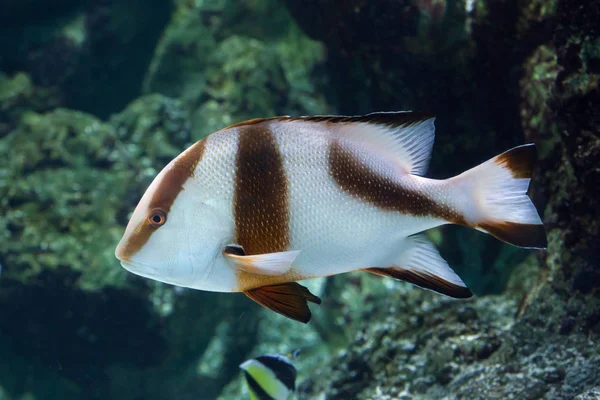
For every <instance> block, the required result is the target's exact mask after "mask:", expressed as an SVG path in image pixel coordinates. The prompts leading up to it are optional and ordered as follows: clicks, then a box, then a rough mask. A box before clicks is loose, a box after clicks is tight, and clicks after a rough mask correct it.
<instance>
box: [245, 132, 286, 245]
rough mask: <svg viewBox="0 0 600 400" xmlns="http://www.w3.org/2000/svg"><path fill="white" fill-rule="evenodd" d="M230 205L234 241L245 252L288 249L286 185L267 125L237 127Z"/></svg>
mask: <svg viewBox="0 0 600 400" xmlns="http://www.w3.org/2000/svg"><path fill="white" fill-rule="evenodd" d="M238 136H239V142H238V152H237V157H236V174H235V182H234V185H235V188H234V200H233V207H234V212H235V226H236V234H235V238H236V244H238V245H241V246H242V247H243V248H244V252H245V253H246V254H248V255H253V254H266V253H275V252H280V251H284V250H286V249H288V247H289V230H288V226H289V225H288V219H289V213H288V184H287V178H286V174H285V171H284V170H283V165H282V161H281V154H280V152H279V149H278V148H277V143H276V141H275V136H274V135H273V133H272V132H271V129H270V126H269V124H257V125H249V126H247V127H245V128H240V129H238Z"/></svg>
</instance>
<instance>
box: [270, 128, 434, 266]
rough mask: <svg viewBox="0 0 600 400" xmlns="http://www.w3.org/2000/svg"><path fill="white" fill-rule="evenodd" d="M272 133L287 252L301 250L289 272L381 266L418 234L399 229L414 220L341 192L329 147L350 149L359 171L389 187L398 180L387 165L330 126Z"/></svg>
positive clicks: (275, 130) (383, 159)
mask: <svg viewBox="0 0 600 400" xmlns="http://www.w3.org/2000/svg"><path fill="white" fill-rule="evenodd" d="M273 131H274V132H275V135H276V138H277V142H278V144H279V148H280V151H281V153H282V155H283V160H284V167H285V171H286V173H287V174H288V180H289V182H290V195H289V198H290V234H291V248H293V249H298V250H301V253H300V254H299V255H298V257H297V258H296V261H295V263H294V267H295V268H296V269H297V270H298V271H299V273H301V274H302V275H306V276H321V275H330V274H336V273H340V272H345V271H349V270H353V269H358V268H365V267H368V266H375V265H380V266H384V265H385V266H387V265H389V263H390V262H391V261H392V259H393V256H394V255H395V250H396V249H397V247H398V243H399V241H401V240H402V239H403V238H404V237H406V236H408V235H410V234H412V233H416V232H419V231H420V230H422V229H420V228H419V227H416V229H417V230H415V229H410V228H409V229H403V225H404V226H405V227H408V226H407V225H409V222H410V220H412V219H414V218H412V217H411V216H406V215H402V214H401V213H391V212H389V211H386V210H383V209H381V208H379V207H377V206H376V205H374V204H369V203H367V202H364V201H363V200H362V199H361V197H360V196H359V195H354V194H349V193H347V192H346V191H345V190H344V189H343V188H342V187H341V186H340V184H339V182H337V181H336V179H335V172H334V169H335V168H338V169H339V170H340V173H342V174H343V173H344V165H337V166H336V165H334V166H333V167H334V168H330V167H331V165H330V152H331V146H332V145H334V143H338V142H339V143H340V144H339V145H341V146H345V147H346V148H348V150H350V151H352V150H354V153H355V154H356V156H357V157H358V159H359V160H360V161H361V162H362V164H363V168H364V169H365V170H372V171H374V172H375V173H376V174H378V175H380V176H382V177H383V179H384V180H385V181H386V184H389V185H390V186H391V185H393V184H394V182H397V181H398V175H399V174H398V173H396V172H394V165H393V160H391V159H385V158H384V157H381V156H378V155H377V154H375V153H372V152H370V151H369V150H366V149H365V150H363V149H360V148H357V147H358V146H357V145H356V144H353V143H352V141H350V140H344V136H343V133H342V132H339V131H338V129H337V125H336V124H332V123H325V124H317V123H312V122H304V121H297V122H295V121H294V122H281V123H277V124H276V125H275V126H274V127H273ZM396 169H397V168H396ZM350 172H351V171H350V170H349V171H348V173H350ZM354 184H355V185H357V186H358V182H356V183H354ZM415 189H416V188H415ZM418 219H419V220H420V222H421V223H423V224H426V225H428V224H431V223H433V221H429V218H418Z"/></svg>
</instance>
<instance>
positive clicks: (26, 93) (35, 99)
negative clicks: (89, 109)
mask: <svg viewBox="0 0 600 400" xmlns="http://www.w3.org/2000/svg"><path fill="white" fill-rule="evenodd" d="M60 104H61V98H60V93H58V91H56V90H54V89H52V88H43V87H39V86H38V87H36V86H34V85H33V82H32V81H31V77H30V76H29V75H27V74H25V73H22V72H19V73H16V74H15V75H13V76H10V77H9V76H6V75H5V74H3V73H2V72H0V138H1V137H4V136H5V135H6V134H8V132H10V131H11V130H13V129H14V128H15V126H16V124H17V122H18V120H19V118H20V117H21V115H22V114H23V112H25V111H36V112H42V111H47V110H50V109H52V108H55V107H58V106H59V105H60Z"/></svg>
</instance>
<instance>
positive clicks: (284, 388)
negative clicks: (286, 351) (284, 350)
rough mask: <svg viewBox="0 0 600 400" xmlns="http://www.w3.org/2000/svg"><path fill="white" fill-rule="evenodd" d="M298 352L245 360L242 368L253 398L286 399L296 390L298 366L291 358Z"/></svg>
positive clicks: (257, 399)
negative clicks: (295, 365)
mask: <svg viewBox="0 0 600 400" xmlns="http://www.w3.org/2000/svg"><path fill="white" fill-rule="evenodd" d="M297 354H298V350H296V351H295V352H294V353H293V354H291V355H288V356H284V355H281V354H265V355H262V356H260V357H256V358H253V359H250V360H248V361H244V362H243V363H242V364H241V365H240V368H241V369H242V370H243V371H244V378H245V379H246V383H247V385H248V392H249V393H250V399H251V400H286V399H287V398H288V397H289V396H290V394H291V393H292V392H294V391H295V390H296V375H297V372H296V367H294V364H292V361H291V358H295V357H296V356H297Z"/></svg>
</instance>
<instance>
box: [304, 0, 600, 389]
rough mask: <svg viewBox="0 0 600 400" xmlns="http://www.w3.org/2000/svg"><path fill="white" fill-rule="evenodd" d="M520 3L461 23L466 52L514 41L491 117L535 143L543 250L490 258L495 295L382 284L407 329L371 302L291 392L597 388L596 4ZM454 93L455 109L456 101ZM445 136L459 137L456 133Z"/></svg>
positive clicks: (599, 122)
mask: <svg viewBox="0 0 600 400" xmlns="http://www.w3.org/2000/svg"><path fill="white" fill-rule="evenodd" d="M534 3H535V4H529V3H527V4H525V3H523V4H522V5H519V6H518V7H517V3H511V2H496V3H489V2H487V3H486V2H476V6H475V8H474V10H473V12H472V13H471V18H473V20H472V21H470V24H471V25H470V27H471V33H472V35H473V40H474V42H473V43H474V45H475V46H476V49H481V50H484V49H485V48H487V49H488V50H490V51H491V50H493V51H495V52H498V51H499V49H498V46H492V45H491V43H493V41H494V40H497V39H499V38H501V37H502V36H503V35H504V36H508V38H509V39H507V40H509V42H508V43H512V46H514V47H515V48H516V54H517V56H515V55H510V56H508V57H506V59H504V60H502V61H501V63H500V64H499V65H503V66H504V67H503V68H505V69H504V72H505V73H509V71H514V72H512V73H511V74H514V75H513V76H512V77H509V80H508V81H509V82H512V83H511V85H510V87H507V89H509V90H510V91H511V92H510V93H508V94H507V93H504V94H502V95H500V97H503V96H508V97H504V98H503V100H505V101H507V102H508V104H506V105H505V106H504V107H501V108H496V109H495V110H494V111H495V112H496V111H498V110H504V112H503V113H500V114H501V115H502V117H503V118H508V119H512V120H515V119H517V120H519V125H520V126H522V130H520V129H516V130H515V131H514V133H515V134H518V133H520V132H523V133H524V134H525V135H526V136H527V138H528V139H529V140H536V141H537V142H538V144H539V146H538V147H539V156H540V161H539V165H538V168H537V172H536V176H535V178H534V182H533V183H534V185H533V187H532V196H533V197H534V199H538V200H536V203H538V204H539V201H540V200H542V201H545V203H546V204H547V206H546V210H545V218H544V220H545V224H546V228H547V231H548V238H549V245H548V249H547V251H546V252H540V253H539V254H533V255H529V257H528V259H527V260H526V261H525V262H515V260H512V261H510V259H507V260H505V261H503V262H500V265H503V267H504V268H506V266H507V265H509V264H512V265H515V267H514V269H513V272H512V273H511V274H509V276H510V278H509V281H508V286H507V287H506V291H505V293H504V294H502V295H500V296H485V297H480V296H475V297H474V298H472V299H469V300H467V301H459V302H453V301H449V300H445V299H440V298H439V296H435V297H429V296H430V295H429V294H415V295H414V296H419V297H421V298H423V299H428V300H429V301H430V302H432V303H433V304H436V303H437V302H441V303H442V304H444V307H442V308H440V307H439V306H438V307H433V308H432V307H430V306H427V307H424V306H421V305H420V303H419V302H416V303H415V302H414V300H413V301H412V302H411V301H410V300H409V299H408V298H402V299H401V300H400V299H398V295H397V294H396V293H395V292H392V293H391V294H388V297H390V298H392V299H395V301H394V304H397V305H398V306H396V307H403V306H400V304H402V305H404V304H408V307H407V309H406V311H405V312H406V313H407V314H409V315H411V316H412V318H414V321H419V322H417V323H416V324H415V325H413V326H408V327H407V325H406V323H402V321H403V320H405V319H406V317H405V316H404V313H402V312H401V313H398V312H392V311H391V309H390V308H385V307H383V308H380V307H376V308H375V309H374V310H373V309H371V311H369V312H368V313H365V315H364V318H366V322H365V324H364V328H363V332H362V333H357V335H356V337H355V338H353V339H352V340H351V342H350V343H349V344H348V346H347V347H348V349H347V350H345V351H343V352H341V354H339V355H335V356H333V359H332V360H331V361H330V362H329V363H327V364H326V365H324V366H323V368H322V369H320V370H318V371H316V373H314V374H311V375H310V376H308V377H306V378H305V380H304V382H301V386H300V388H301V393H302V395H303V396H305V397H308V398H316V399H318V398H321V399H351V398H370V399H389V398H406V399H409V398H416V399H419V398H427V399H431V398H440V399H441V398H444V399H457V398H469V399H489V398H523V399H540V398H545V399H571V398H576V396H579V398H593V397H591V396H594V395H595V394H594V390H595V388H597V387H598V384H599V382H600V364H599V362H600V348H598V346H597V345H596V343H598V341H599V340H600V337H599V335H600V317H599V315H600V314H599V313H598V311H597V310H598V309H599V308H600V292H599V288H600V280H599V279H598V276H599V272H598V271H599V270H598V259H600V254H599V253H598V251H599V250H598V249H600V243H599V242H598V238H599V237H600V235H599V232H598V229H599V224H598V221H600V215H599V214H598V213H599V210H600V206H599V204H598V197H597V195H596V194H595V192H596V191H597V187H598V185H599V182H600V179H599V175H598V168H597V166H598V165H599V164H600V159H599V156H600V119H599V118H600V115H599V114H598V112H597V110H598V107H597V105H598V104H600V94H599V87H598V82H599V81H598V70H597V68H596V67H597V65H599V64H598V63H599V60H600V56H599V54H600V52H599V51H598V49H599V48H600V47H599V43H600V41H599V37H600V32H599V30H598V28H597V23H596V22H594V21H597V20H598V19H599V18H600V15H598V12H599V11H598V10H600V7H598V6H599V5H600V2H598V1H587V2H585V4H582V3H581V2H573V1H558V2H553V1H547V2H545V1H539V2H534ZM508 6H510V7H512V8H506V7H508ZM510 15H512V16H513V18H509V17H510ZM491 21H513V22H514V23H515V24H516V25H514V26H512V25H511V24H510V23H503V24H493V23H492V22H491ZM338 23H340V24H343V23H344V21H340V22H338ZM496 25H498V26H496ZM500 25H502V26H500ZM548 28H555V33H554V36H553V37H552V36H549V35H547V34H545V33H544V32H546V33H547V29H548ZM495 29H501V30H504V33H502V34H500V33H498V32H494V30H495ZM484 44H486V45H485V46H483V45H484ZM480 46H481V47H480ZM484 51H485V50H484ZM519 53H520V54H519ZM481 54H482V53H479V55H477V57H481V56H482V55H481ZM501 54H503V55H506V54H504V53H501ZM497 56H498V55H491V54H489V53H488V55H487V56H486V57H491V58H490V60H491V59H492V58H495V57H497ZM479 60H480V61H482V59H481V58H479ZM496 67H497V66H496V65H491V64H484V65H483V66H482V67H481V68H482V69H479V72H478V71H477V70H476V71H474V73H475V75H476V76H479V78H477V77H476V78H475V79H481V78H482V75H481V74H482V73H484V71H483V68H486V69H488V68H496ZM497 72H499V71H496V72H492V71H488V72H486V75H483V77H485V79H491V78H492V75H493V74H494V73H497ZM517 81H518V82H520V83H519V85H517V86H514V85H513V84H514V83H516V82H517ZM497 84H498V83H497V82H496V83H494V82H487V84H486V85H484V86H483V87H481V88H479V89H481V90H483V93H479V94H478V95H477V96H476V97H475V99H479V100H478V101H482V99H483V98H485V99H486V100H487V99H488V97H487V96H486V95H485V94H484V93H485V92H486V91H487V90H488V89H489V88H491V87H490V85H492V86H493V85H497ZM486 87H487V88H486ZM515 90H516V91H517V92H515ZM516 97H520V99H521V110H519V109H518V108H516V104H517V103H518V101H517V103H515V101H516ZM465 100H466V102H467V103H462V104H461V105H464V104H468V102H469V100H468V99H465ZM496 100H497V99H493V100H492V99H490V102H492V101H496ZM511 110H512V111H511ZM507 113H509V114H510V115H508V116H507ZM478 135H480V136H482V137H483V136H485V137H486V138H487V137H488V136H487V135H483V133H481V132H480V133H478ZM515 137H516V136H515ZM437 138H440V134H438V136H437ZM453 140H455V141H456V142H457V143H460V144H461V145H462V144H463V142H462V138H460V137H459V138H456V137H454V139H453ZM519 140H522V139H519ZM445 162H447V161H445ZM459 237H460V236H459ZM463 239H464V238H463ZM468 243H469V245H470V246H472V243H470V242H468ZM442 254H443V252H442ZM493 259H497V256H495V257H493ZM450 264H451V265H453V266H454V264H453V263H452V262H450ZM465 280H466V279H465ZM415 291H418V289H415ZM338 295H339V293H338ZM323 300H324V301H323V304H327V300H326V299H325V298H324V299H323ZM445 302H448V304H447V305H446V304H445ZM423 304H426V303H423ZM461 308H462V309H463V310H461ZM358 318H359V320H360V317H358ZM374 320H379V321H380V322H379V323H377V322H373V321H374ZM381 332H384V334H382V333H381ZM436 338H437V340H436ZM403 343H405V344H406V346H405V348H406V349H407V352H409V354H408V355H406V354H404V355H402V357H399V354H402V353H400V352H398V350H397V348H398V347H400V346H402V347H404V345H403ZM384 355H385V356H384Z"/></svg>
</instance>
